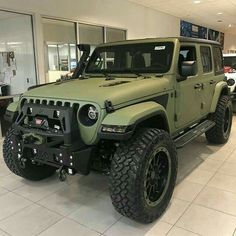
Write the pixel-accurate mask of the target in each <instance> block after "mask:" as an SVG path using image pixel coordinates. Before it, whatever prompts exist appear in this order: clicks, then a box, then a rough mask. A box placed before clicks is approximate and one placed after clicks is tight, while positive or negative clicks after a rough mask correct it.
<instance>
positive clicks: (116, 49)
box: [86, 42, 174, 73]
mask: <svg viewBox="0 0 236 236" xmlns="http://www.w3.org/2000/svg"><path fill="white" fill-rule="evenodd" d="M173 49H174V44H173V43H171V42H158V43H139V44H126V45H115V46H107V47H98V48H97V49H96V50H95V51H94V53H93V54H92V56H91V58H90V60H89V63H88V66H87V68H86V73H166V72H168V71H169V70H170V67H171V62H172V57H173Z"/></svg>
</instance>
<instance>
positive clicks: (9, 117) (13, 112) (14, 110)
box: [4, 101, 19, 123]
mask: <svg viewBox="0 0 236 236" xmlns="http://www.w3.org/2000/svg"><path fill="white" fill-rule="evenodd" d="M18 105H19V102H18V101H17V102H12V103H10V104H9V105H8V107H7V110H6V113H5V115H4V119H5V120H6V121H8V122H10V123H13V122H14V121H15V120H16V118H17V116H18Z"/></svg>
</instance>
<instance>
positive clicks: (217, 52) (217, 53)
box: [213, 47, 224, 75]
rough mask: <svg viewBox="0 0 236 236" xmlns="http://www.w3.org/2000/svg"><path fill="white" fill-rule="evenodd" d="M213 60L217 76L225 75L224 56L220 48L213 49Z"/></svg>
mask: <svg viewBox="0 0 236 236" xmlns="http://www.w3.org/2000/svg"><path fill="white" fill-rule="evenodd" d="M213 58H214V66H215V74H216V75H220V74H223V73H224V67H223V56H222V51H221V48H220V47H213Z"/></svg>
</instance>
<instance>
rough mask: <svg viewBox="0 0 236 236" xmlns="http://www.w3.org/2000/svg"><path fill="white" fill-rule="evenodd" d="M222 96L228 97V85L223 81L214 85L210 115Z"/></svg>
mask: <svg viewBox="0 0 236 236" xmlns="http://www.w3.org/2000/svg"><path fill="white" fill-rule="evenodd" d="M223 94H224V95H229V88H228V85H227V83H226V82H225V81H221V82H219V83H217V84H216V87H215V92H214V95H213V99H212V103H211V108H210V113H214V112H215V110H216V106H217V104H218V101H219V98H220V96H221V95H223Z"/></svg>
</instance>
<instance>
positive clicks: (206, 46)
mask: <svg viewBox="0 0 236 236" xmlns="http://www.w3.org/2000/svg"><path fill="white" fill-rule="evenodd" d="M203 48H208V49H209V52H210V62H211V69H210V70H209V71H204V65H203V58H202V49H203ZM199 53H200V58H201V65H202V73H203V74H204V75H205V74H210V73H212V72H213V60H212V55H213V53H212V50H211V46H210V45H200V47H199Z"/></svg>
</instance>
